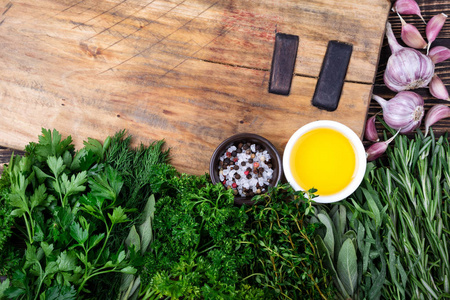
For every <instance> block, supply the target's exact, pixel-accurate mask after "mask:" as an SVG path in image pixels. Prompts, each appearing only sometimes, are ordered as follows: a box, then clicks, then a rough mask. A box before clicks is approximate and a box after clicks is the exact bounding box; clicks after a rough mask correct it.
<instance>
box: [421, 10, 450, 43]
mask: <svg viewBox="0 0 450 300" xmlns="http://www.w3.org/2000/svg"><path fill="white" fill-rule="evenodd" d="M446 19H447V15H446V14H444V13H440V14H437V15H435V16H434V17H432V18H431V20H430V21H428V24H427V27H426V29H425V32H426V35H427V40H428V49H429V48H430V45H431V43H432V42H433V41H434V40H435V39H436V37H437V36H438V34H439V32H440V31H441V29H442V26H444V23H445V20H446Z"/></svg>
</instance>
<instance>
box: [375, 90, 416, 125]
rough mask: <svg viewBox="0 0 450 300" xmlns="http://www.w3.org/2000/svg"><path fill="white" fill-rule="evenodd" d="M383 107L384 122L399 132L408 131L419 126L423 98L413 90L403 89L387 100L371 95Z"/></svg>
mask: <svg viewBox="0 0 450 300" xmlns="http://www.w3.org/2000/svg"><path fill="white" fill-rule="evenodd" d="M372 99H374V100H375V101H377V102H378V104H380V106H381V108H382V109H383V119H384V121H385V122H386V124H387V125H388V126H389V127H391V128H393V129H396V130H399V131H400V133H409V132H411V131H413V130H415V129H416V128H417V127H419V126H420V123H421V122H422V118H423V115H424V107H423V106H424V101H423V98H422V97H421V96H420V95H419V94H416V93H414V92H410V91H403V92H400V93H398V94H397V95H395V97H394V98H392V99H391V100H389V101H386V100H384V99H383V98H381V97H380V96H377V95H372Z"/></svg>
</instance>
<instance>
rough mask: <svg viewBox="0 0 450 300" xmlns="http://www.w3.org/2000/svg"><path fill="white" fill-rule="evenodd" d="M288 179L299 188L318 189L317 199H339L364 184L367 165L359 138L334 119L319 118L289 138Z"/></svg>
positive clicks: (286, 153)
mask: <svg viewBox="0 0 450 300" xmlns="http://www.w3.org/2000/svg"><path fill="white" fill-rule="evenodd" d="M283 168H284V173H285V176H286V179H287V180H288V182H289V183H290V184H291V185H292V186H293V187H294V189H296V190H302V191H308V190H310V189H312V188H314V189H316V190H317V192H316V195H319V197H318V198H315V199H314V200H315V201H316V202H323V203H329V202H335V201H339V200H342V199H344V198H345V197H347V196H348V195H350V194H351V193H352V192H353V191H354V190H355V189H356V188H357V187H358V186H359V184H360V183H361V181H362V178H363V177H364V172H365V168H366V157H365V150H364V147H363V145H362V142H361V140H360V139H359V137H358V136H357V135H356V134H355V133H354V132H353V131H352V130H351V129H349V128H348V127H347V126H345V125H343V124H341V123H338V122H334V121H316V122H312V123H310V124H307V125H305V126H304V127H302V128H300V129H299V130H298V131H297V132H296V133H295V134H294V135H293V136H292V137H291V139H290V140H289V142H288V144H287V145H286V149H285V152H284V157H283Z"/></svg>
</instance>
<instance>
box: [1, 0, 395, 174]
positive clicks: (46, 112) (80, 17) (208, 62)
mask: <svg viewBox="0 0 450 300" xmlns="http://www.w3.org/2000/svg"><path fill="white" fill-rule="evenodd" d="M389 8H390V2H389V1H387V0H335V1H333V0H288V1H275V0H259V1H254V0H248V1H246V0H243V1H234V0H221V1H216V0H153V1H151V0H146V1H145V0H110V1H105V0H51V1H47V0H39V1H36V0H17V1H9V0H0V145H2V146H6V147H10V148H15V149H23V147H24V146H25V145H26V144H27V143H28V142H30V141H37V136H38V135H39V134H40V131H41V128H50V129H51V128H56V129H58V130H59V131H60V132H61V133H62V134H63V136H67V135H69V134H70V135H72V138H73V139H74V141H75V144H76V147H77V148H79V147H81V146H82V142H83V140H85V139H87V137H93V138H97V139H100V140H103V139H104V138H105V137H106V136H107V135H112V134H114V133H115V132H117V131H119V130H121V129H127V130H128V132H129V133H130V134H132V135H133V136H134V141H135V143H136V144H137V143H141V142H142V143H144V144H148V143H150V142H151V141H154V140H160V139H165V141H166V145H167V147H170V148H171V153H172V163H173V164H174V165H175V166H176V167H177V168H178V169H179V170H180V171H182V172H187V173H191V174H203V173H205V172H207V171H208V164H209V159H210V157H211V155H212V153H213V151H214V149H215V147H216V146H217V145H218V144H219V143H220V142H221V141H222V140H223V139H225V138H227V137H229V136H231V135H233V134H235V133H239V132H253V133H258V134H260V135H262V136H264V137H266V138H268V139H269V140H270V141H271V142H272V143H273V144H274V145H275V146H276V147H277V149H278V150H279V151H280V152H281V153H282V152H283V148H284V146H285V144H286V143H287V141H288V139H289V137H290V136H291V135H292V134H293V133H294V132H295V131H296V130H297V129H298V128H299V127H301V126H302V125H304V124H306V123H308V122H310V121H314V120H319V119H332V120H337V121H340V122H342V123H344V124H346V125H348V126H349V127H350V128H352V129H353V130H354V131H355V132H356V133H357V134H359V135H361V134H362V132H363V128H364V121H365V118H366V113H367V109H368V105H369V101H370V94H371V90H372V83H373V81H374V75H375V71H376V67H377V62H378V55H379V50H380V46H381V43H382V40H383V34H384V28H385V22H386V19H387V16H388V12H389ZM277 32H282V33H288V34H295V35H298V36H299V37H300V43H299V49H298V54H297V60H296V65H295V76H294V79H293V82H292V87H291V92H290V95H289V96H280V95H274V94H270V93H268V78H269V74H270V66H271V60H272V52H273V47H274V40H275V34H276V33H277ZM329 40H339V41H343V42H348V43H352V44H353V54H352V57H351V60H350V65H349V69H348V73H347V77H346V82H345V84H344V89H343V93H342V97H341V101H340V104H339V107H338V109H337V110H336V111H334V112H326V111H323V110H319V109H317V108H315V107H313V106H312V105H311V98H312V95H313V94H314V88H315V84H316V82H317V76H318V75H319V72H320V68H321V64H322V60H323V56H324V54H325V51H326V47H327V44H328V41H329Z"/></svg>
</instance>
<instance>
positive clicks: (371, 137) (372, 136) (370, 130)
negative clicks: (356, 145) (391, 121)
mask: <svg viewBox="0 0 450 300" xmlns="http://www.w3.org/2000/svg"><path fill="white" fill-rule="evenodd" d="M376 117H377V115H374V116H372V117H370V118H369V119H368V120H367V122H366V129H365V130H364V137H365V138H366V140H368V141H371V142H378V141H379V140H380V139H379V137H378V132H377V128H376V126H375V120H376Z"/></svg>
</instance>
